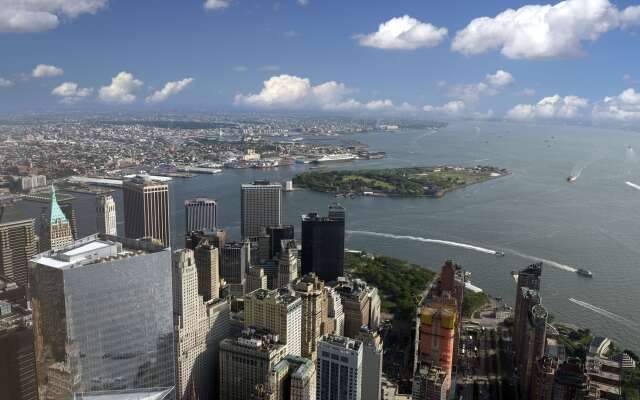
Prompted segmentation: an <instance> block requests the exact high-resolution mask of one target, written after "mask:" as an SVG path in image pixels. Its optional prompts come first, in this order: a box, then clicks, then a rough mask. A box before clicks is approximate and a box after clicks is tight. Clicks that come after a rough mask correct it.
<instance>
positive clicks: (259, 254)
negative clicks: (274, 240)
mask: <svg viewBox="0 0 640 400" xmlns="http://www.w3.org/2000/svg"><path fill="white" fill-rule="evenodd" d="M262 231H263V232H262V234H261V235H259V236H254V237H252V238H250V240H251V243H252V248H251V251H252V254H251V259H252V260H254V262H262V261H267V260H271V256H270V253H271V238H270V237H269V235H267V234H266V232H264V229H263V230H262Z"/></svg>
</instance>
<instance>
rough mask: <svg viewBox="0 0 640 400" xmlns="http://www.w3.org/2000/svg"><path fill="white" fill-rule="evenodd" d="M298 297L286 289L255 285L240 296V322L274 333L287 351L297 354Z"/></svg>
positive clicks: (299, 333) (299, 344) (299, 349)
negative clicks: (242, 304)
mask: <svg viewBox="0 0 640 400" xmlns="http://www.w3.org/2000/svg"><path fill="white" fill-rule="evenodd" d="M301 321H302V300H301V299H300V298H298V297H295V296H293V295H291V293H289V291H288V290H263V289H259V290H256V291H254V292H252V293H249V294H247V295H246V296H244V326H245V327H247V328H256V329H262V330H266V331H268V332H270V333H272V334H274V335H278V336H279V338H280V341H281V342H282V343H283V344H285V345H286V346H287V354H291V355H294V356H299V355H301V343H302V332H301V331H302V323H301Z"/></svg>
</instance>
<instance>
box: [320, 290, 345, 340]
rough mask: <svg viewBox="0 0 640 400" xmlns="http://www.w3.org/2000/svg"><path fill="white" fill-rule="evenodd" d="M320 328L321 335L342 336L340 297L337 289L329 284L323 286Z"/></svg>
mask: <svg viewBox="0 0 640 400" xmlns="http://www.w3.org/2000/svg"><path fill="white" fill-rule="evenodd" d="M325 308H326V310H325ZM321 329H322V334H323V335H336V336H344V310H343V308H342V298H341V297H340V293H339V292H338V291H337V290H335V289H334V288H332V287H329V286H325V287H324V301H323V310H322V328H321Z"/></svg>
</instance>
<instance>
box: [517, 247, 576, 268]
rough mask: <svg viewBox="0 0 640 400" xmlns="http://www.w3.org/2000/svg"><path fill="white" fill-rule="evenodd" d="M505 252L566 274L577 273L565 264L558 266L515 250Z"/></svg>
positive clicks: (555, 263) (558, 264)
mask: <svg viewBox="0 0 640 400" xmlns="http://www.w3.org/2000/svg"><path fill="white" fill-rule="evenodd" d="M505 252H507V253H511V254H513V255H515V256H518V257H522V258H526V259H527V260H531V261H536V262H540V261H542V262H543V263H544V264H547V265H550V266H552V267H554V268H558V269H561V270H563V271H567V272H577V271H578V270H577V269H576V268H573V267H570V266H568V265H565V264H560V263H559V262H557V261H553V260H547V259H545V258H541V257H534V256H530V255H528V254H524V253H520V252H519V251H515V250H511V249H505Z"/></svg>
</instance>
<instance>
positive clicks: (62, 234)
mask: <svg viewBox="0 0 640 400" xmlns="http://www.w3.org/2000/svg"><path fill="white" fill-rule="evenodd" d="M44 222H45V226H44V227H43V237H42V239H41V240H42V242H43V243H42V248H43V249H45V250H49V249H51V250H60V249H63V248H65V247H66V246H70V245H72V244H73V232H72V231H71V224H70V223H69V220H68V219H67V216H66V215H65V214H64V212H63V211H62V209H61V208H60V205H59V204H58V200H57V198H56V190H55V188H54V187H53V185H51V205H50V209H49V219H48V220H47V221H44Z"/></svg>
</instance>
